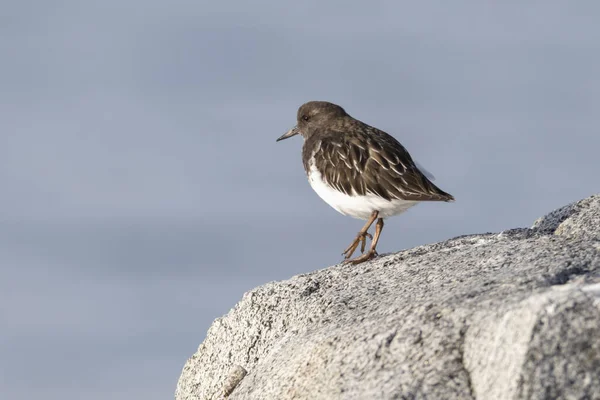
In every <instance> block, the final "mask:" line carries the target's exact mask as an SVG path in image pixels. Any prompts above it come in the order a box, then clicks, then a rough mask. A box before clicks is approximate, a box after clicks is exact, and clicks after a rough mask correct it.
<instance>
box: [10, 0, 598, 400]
mask: <svg viewBox="0 0 600 400" xmlns="http://www.w3.org/2000/svg"><path fill="white" fill-rule="evenodd" d="M1 5H2V7H0V54H1V62H0V127H1V129H0V187H1V189H2V192H1V193H2V195H1V196H0V205H1V207H0V330H1V334H0V394H1V395H0V397H2V398H5V399H11V400H25V399H26V400H29V399H33V398H44V399H49V400H54V399H57V400H58V399H60V400H64V399H86V400H100V399H114V400H120V399H132V398H134V399H147V400H154V399H157V400H158V399H161V400H162V399H165V398H171V397H172V396H173V392H174V390H175V385H176V381H177V378H178V376H179V374H180V372H181V368H182V367H183V364H184V362H185V361H186V359H187V358H188V357H189V356H191V355H192V353H193V352H194V351H195V350H196V348H197V346H198V345H199V344H200V342H201V341H202V339H203V338H204V335H205V333H206V330H207V329H208V327H209V325H210V323H211V322H212V320H213V319H214V318H216V317H218V316H220V315H222V314H225V313H226V312H227V311H228V310H229V309H230V308H231V307H233V305H234V304H235V303H236V302H237V301H238V300H239V299H240V298H241V296H242V294H243V292H245V291H247V290H249V289H251V288H253V287H255V286H257V285H259V284H262V283H265V282H267V281H271V280H280V279H286V278H288V277H290V276H292V275H294V274H298V273H302V272H309V271H312V270H315V269H319V268H324V267H327V266H329V265H332V264H335V263H336V262H338V261H339V260H340V258H341V256H340V253H341V251H342V250H343V249H344V248H345V247H346V245H348V243H349V242H350V241H351V240H352V239H353V237H354V235H355V233H356V232H357V231H358V230H359V229H360V227H361V226H362V222H361V221H358V220H353V219H351V218H349V217H343V216H341V215H340V214H338V213H337V212H335V211H334V210H333V209H331V208H330V207H329V206H327V205H326V204H325V203H324V202H323V201H322V200H321V199H319V198H318V196H317V195H316V194H315V193H313V191H312V190H311V189H310V186H309V185H308V183H307V181H306V177H305V176H304V171H303V169H302V164H301V159H300V150H301V146H302V140H301V139H300V138H299V137H298V138H295V139H290V140H288V141H285V142H281V143H277V144H276V143H275V139H276V138H277V137H278V136H280V135H281V134H282V133H283V132H285V131H286V130H287V129H289V128H290V127H291V126H293V125H294V123H295V116H296V109H297V107H298V106H299V105H301V104H302V103H304V102H305V101H308V100H329V101H333V102H336V103H339V104H340V105H342V106H343V107H344V108H345V109H346V110H347V111H348V112H349V113H350V114H351V115H353V116H354V117H356V118H358V119H361V120H363V121H365V122H367V123H369V124H372V125H375V126H377V127H379V128H381V129H383V130H385V131H387V132H389V133H391V134H393V135H394V136H395V137H396V138H398V139H399V140H400V141H401V142H402V143H403V144H404V145H405V146H406V147H407V148H408V149H409V151H410V152H411V153H412V154H413V156H414V157H415V158H416V159H418V160H419V161H420V163H421V164H423V165H424V166H425V167H426V168H427V169H428V170H430V171H431V172H432V173H433V174H434V175H436V178H437V179H436V183H437V184H438V185H439V186H440V187H441V188H442V189H444V190H446V191H449V192H450V193H452V194H454V195H455V197H456V199H457V201H456V203H453V204H445V203H443V204H423V205H419V206H418V207H415V208H413V209H411V210H410V211H409V212H407V213H406V214H404V215H403V216H401V217H397V218H393V219H391V220H389V221H388V223H387V224H386V228H385V230H384V232H383V236H382V240H381V242H380V248H379V250H380V252H392V251H398V250H401V249H404V248H408V247H412V246H415V245H419V244H425V243H430V242H434V241H440V240H444V239H447V238H450V237H453V236H456V235H461V234H469V233H477V232H489V231H501V230H503V229H508V228H514V227H521V226H529V225H531V223H532V222H533V221H534V220H535V219H536V218H537V217H539V216H541V215H543V214H545V213H546V212H549V211H551V210H552V209H554V208H557V207H559V206H562V205H564V204H567V203H569V202H571V201H575V200H578V199H580V198H583V197H586V196H589V195H591V194H593V193H597V192H599V191H600V190H599V189H600V185H599V182H600V178H599V177H598V175H599V172H600V157H599V155H598V154H599V153H598V149H599V148H600V134H599V133H598V130H599V126H600V112H599V110H600V72H599V71H600V24H598V21H599V20H600V3H598V2H596V1H591V0H590V1H578V2H567V1H561V2H558V1H548V0H547V1H530V2H527V4H525V3H524V2H516V1H507V2H499V1H498V2H482V1H475V0H473V1H465V0H457V1H453V2H447V1H441V0H440V1H423V2H400V1H391V0H390V1H370V2H364V1H341V0H340V1H332V2H322V1H302V2H300V1H297V2H287V1H275V0H271V1H260V0H255V1H228V2H216V1H210V2H209V1H201V0H195V1H191V0H189V1H187V0H172V1H162V2H158V1H153V0H144V1H141V0H119V1H116V0H103V1H81V0H77V1H76V0H55V1H34V0H19V1H17V0H13V1H10V0H8V1H6V0H5V1H3V2H2V4H1Z"/></svg>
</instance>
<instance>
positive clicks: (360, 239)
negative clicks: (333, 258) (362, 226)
mask: <svg viewBox="0 0 600 400" xmlns="http://www.w3.org/2000/svg"><path fill="white" fill-rule="evenodd" d="M367 237H368V238H369V239H373V236H371V234H370V233H369V232H358V235H356V239H354V241H353V242H352V243H350V246H348V247H347V248H346V250H344V252H343V253H342V255H343V256H344V258H345V259H346V260H348V259H350V257H352V254H354V252H355V251H356V248H357V247H358V245H359V244H360V252H361V253H364V252H365V247H366V245H367Z"/></svg>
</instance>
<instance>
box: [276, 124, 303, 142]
mask: <svg viewBox="0 0 600 400" xmlns="http://www.w3.org/2000/svg"><path fill="white" fill-rule="evenodd" d="M299 133H300V131H299V130H298V127H297V126H295V127H293V128H292V129H290V130H289V131H287V132H286V133H284V134H283V135H281V136H279V138H278V139H277V142H279V141H280V140H283V139H288V138H291V137H292V136H296V135H297V134H299Z"/></svg>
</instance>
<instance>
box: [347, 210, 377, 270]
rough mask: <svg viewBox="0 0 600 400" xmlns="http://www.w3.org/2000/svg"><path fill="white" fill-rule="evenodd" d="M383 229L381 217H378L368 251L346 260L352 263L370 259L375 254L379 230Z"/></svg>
mask: <svg viewBox="0 0 600 400" xmlns="http://www.w3.org/2000/svg"><path fill="white" fill-rule="evenodd" d="M382 229H383V218H379V219H378V220H377V224H375V235H374V236H373V240H372V241H371V248H370V249H369V251H368V252H366V253H363V254H361V255H360V256H358V257H356V258H354V259H352V260H347V262H351V263H352V264H359V263H361V262H364V261H367V260H370V259H371V258H373V257H375V256H377V251H376V250H375V248H376V247H377V242H379V236H381V230H382Z"/></svg>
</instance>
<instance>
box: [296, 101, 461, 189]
mask: <svg viewBox="0 0 600 400" xmlns="http://www.w3.org/2000/svg"><path fill="white" fill-rule="evenodd" d="M305 118H308V120H305ZM298 130H299V131H300V133H301V134H302V136H304V138H305V142H304V146H303V148H302V162H303V164H304V169H305V170H306V172H307V173H308V170H309V168H310V167H309V162H310V160H311V158H312V157H314V162H315V166H316V167H317V169H318V170H319V171H320V172H321V174H322V175H323V180H324V181H325V182H327V183H328V184H329V185H331V186H332V187H334V188H335V189H337V190H339V191H341V192H343V193H345V194H348V195H353V194H354V195H365V194H367V193H372V194H376V195H378V196H380V197H383V198H384V199H386V200H392V199H402V200H414V201H452V200H454V197H452V195H450V194H448V193H446V192H444V191H443V190H441V189H440V188H438V187H437V186H436V185H434V184H433V183H432V182H431V181H429V179H427V177H426V176H425V175H423V173H422V172H421V171H420V170H419V169H418V168H417V166H416V165H415V163H414V161H413V159H412V157H411V156H410V154H409V153H408V151H406V149H405V148H404V146H402V145H401V144H400V143H399V142H398V141H397V140H396V139H394V137H392V136H390V135H389V134H387V133H385V132H383V131H381V130H379V129H377V128H374V127H372V126H369V125H367V124H365V123H364V122H361V121H359V120H357V119H354V118H352V117H351V116H350V115H348V114H347V113H346V112H345V111H344V109H343V108H342V107H340V106H337V105H335V104H331V103H327V102H309V103H306V104H304V105H303V106H302V107H300V109H299V111H298Z"/></svg>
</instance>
